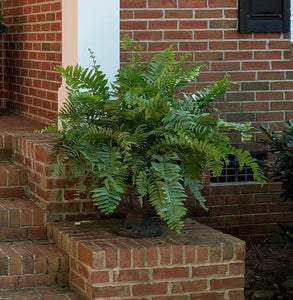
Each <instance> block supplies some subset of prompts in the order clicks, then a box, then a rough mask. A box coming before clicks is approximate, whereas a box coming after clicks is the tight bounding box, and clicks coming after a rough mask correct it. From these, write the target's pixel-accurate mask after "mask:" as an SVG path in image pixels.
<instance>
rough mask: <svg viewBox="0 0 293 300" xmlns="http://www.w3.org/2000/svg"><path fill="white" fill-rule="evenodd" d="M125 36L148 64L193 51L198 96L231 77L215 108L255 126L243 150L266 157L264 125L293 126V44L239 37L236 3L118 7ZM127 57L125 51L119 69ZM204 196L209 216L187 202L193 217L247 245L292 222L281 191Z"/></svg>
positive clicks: (239, 187)
mask: <svg viewBox="0 0 293 300" xmlns="http://www.w3.org/2000/svg"><path fill="white" fill-rule="evenodd" d="M125 34H128V35H129V36H130V37H131V38H132V39H134V40H135V41H136V43H137V44H138V45H139V46H141V47H142V49H143V55H144V56H145V57H146V58H148V57H150V56H151V55H153V54H155V53H157V52H158V51H161V50H163V49H165V48H166V47H167V46H169V45H170V44H173V48H174V50H176V51H177V53H179V54H180V53H181V54H184V53H186V52H188V51H192V52H193V56H192V58H191V59H192V61H194V62H200V63H202V64H203V68H202V71H201V74H200V76H199V78H198V83H197V88H201V87H203V86H205V85H207V84H210V83H212V82H214V81H216V80H218V79H220V78H221V77H222V76H223V75H224V74H226V73H227V72H228V73H229V74H230V76H231V80H233V81H235V84H232V85H231V86H230V89H229V91H228V93H227V94H226V95H224V96H221V97H218V99H217V101H216V102H215V103H214V106H215V107H217V108H219V109H220V110H221V111H222V117H223V118H225V119H226V120H229V121H240V122H251V123H252V126H254V128H255V129H254V130H252V134H253V139H252V142H251V143H249V144H245V145H241V146H242V147H243V148H246V149H248V150H250V151H261V150H263V147H264V146H263V145H261V144H259V143H258V141H259V140H260V138H261V135H260V133H259V130H258V128H259V126H260V124H262V123H264V124H267V123H270V124H271V123H280V122H281V121H282V120H284V119H288V118H293V101H292V100H293V61H292V60H290V36H289V34H287V33H239V32H238V1H237V0H209V1H203V0H131V1H130V0H121V38H122V37H123V36H124V35H125ZM128 57H129V53H127V52H125V51H122V53H121V62H122V64H123V63H126V62H127V59H128ZM232 141H234V139H233V137H232ZM235 142H236V140H235ZM207 181H208V180H207ZM204 194H205V196H206V197H207V200H208V201H207V205H208V207H209V208H210V210H209V212H205V211H203V210H202V209H200V208H199V207H197V208H193V206H194V200H193V199H190V200H189V201H188V206H190V215H192V216H197V218H198V220H200V222H204V223H206V224H209V225H212V226H213V227H217V228H221V229H224V230H225V231H226V232H229V233H232V234H236V235H238V236H241V237H243V238H246V239H248V238H250V237H252V236H254V237H256V239H262V238H264V237H265V236H267V234H268V233H269V234H273V232H274V231H275V230H278V226H277V222H288V221H293V213H292V211H290V208H291V207H293V203H292V202H286V203H284V202H282V200H281V199H280V197H279V195H280V185H279V184H277V183H270V184H267V185H265V186H264V187H263V188H261V187H260V186H259V185H256V184H253V183H248V184H237V183H236V184H210V183H209V182H207V184H206V187H205V189H204Z"/></svg>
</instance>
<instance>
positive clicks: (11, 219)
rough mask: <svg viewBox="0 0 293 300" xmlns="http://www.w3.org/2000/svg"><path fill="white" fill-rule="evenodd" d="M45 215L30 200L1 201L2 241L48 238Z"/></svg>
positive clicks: (0, 226)
mask: <svg viewBox="0 0 293 300" xmlns="http://www.w3.org/2000/svg"><path fill="white" fill-rule="evenodd" d="M43 215H44V213H43V210H42V209H41V208H39V207H38V206H37V205H36V204H34V203H33V202H31V201H30V200H28V199H9V200H8V199H7V200H4V199H1V200H0V241H10V240H25V239H44V238H46V227H45V225H44V217H43Z"/></svg>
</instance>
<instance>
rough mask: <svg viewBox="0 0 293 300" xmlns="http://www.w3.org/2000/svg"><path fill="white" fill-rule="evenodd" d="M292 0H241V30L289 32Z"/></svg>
mask: <svg viewBox="0 0 293 300" xmlns="http://www.w3.org/2000/svg"><path fill="white" fill-rule="evenodd" d="M289 31H290V0H239V32H289Z"/></svg>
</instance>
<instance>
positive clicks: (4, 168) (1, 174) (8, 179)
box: [0, 161, 28, 199]
mask: <svg viewBox="0 0 293 300" xmlns="http://www.w3.org/2000/svg"><path fill="white" fill-rule="evenodd" d="M27 184H28V176H27V171H26V169H25V168H24V167H22V166H18V165H16V164H14V163H12V162H3V161H2V162H1V161H0V199H1V198H2V199H3V198H13V197H23V196H24V195H25V188H24V187H25V186H27Z"/></svg>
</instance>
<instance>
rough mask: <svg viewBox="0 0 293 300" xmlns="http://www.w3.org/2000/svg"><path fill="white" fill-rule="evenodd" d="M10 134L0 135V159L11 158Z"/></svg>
mask: <svg viewBox="0 0 293 300" xmlns="http://www.w3.org/2000/svg"><path fill="white" fill-rule="evenodd" d="M11 149H12V136H11V135H5V134H4V135H2V134H1V136H0V161H10V160H11V158H12V151H11Z"/></svg>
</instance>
